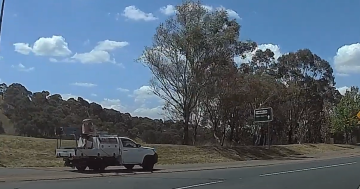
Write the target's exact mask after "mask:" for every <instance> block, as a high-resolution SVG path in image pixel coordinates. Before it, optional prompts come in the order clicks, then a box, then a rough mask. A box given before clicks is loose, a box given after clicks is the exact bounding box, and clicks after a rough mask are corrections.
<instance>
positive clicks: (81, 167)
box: [75, 165, 87, 171]
mask: <svg viewBox="0 0 360 189" xmlns="http://www.w3.org/2000/svg"><path fill="white" fill-rule="evenodd" d="M86 167H87V166H86V165H76V166H75V168H76V169H77V170H78V171H85V170H86Z"/></svg>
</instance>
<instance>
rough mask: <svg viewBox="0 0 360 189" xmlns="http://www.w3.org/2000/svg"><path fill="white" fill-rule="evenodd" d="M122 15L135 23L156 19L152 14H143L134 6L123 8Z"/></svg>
mask: <svg viewBox="0 0 360 189" xmlns="http://www.w3.org/2000/svg"><path fill="white" fill-rule="evenodd" d="M122 15H123V16H124V17H126V18H128V19H130V20H136V21H139V20H143V21H153V20H157V19H158V18H156V17H155V16H154V15H153V14H152V13H145V12H143V11H141V10H140V9H138V8H136V7H135V6H134V5H131V6H127V7H125V9H124V11H123V13H122Z"/></svg>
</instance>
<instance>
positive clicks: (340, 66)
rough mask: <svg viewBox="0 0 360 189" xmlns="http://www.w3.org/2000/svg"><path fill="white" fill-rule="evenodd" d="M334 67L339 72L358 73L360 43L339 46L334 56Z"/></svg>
mask: <svg viewBox="0 0 360 189" xmlns="http://www.w3.org/2000/svg"><path fill="white" fill-rule="evenodd" d="M334 68H335V71H336V72H338V73H339V74H350V73H360V43H354V44H351V45H344V46H342V47H340V48H339V49H338V50H337V52H336V55H335V56H334Z"/></svg>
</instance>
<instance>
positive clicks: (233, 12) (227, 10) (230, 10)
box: [216, 6, 241, 19]
mask: <svg viewBox="0 0 360 189" xmlns="http://www.w3.org/2000/svg"><path fill="white" fill-rule="evenodd" d="M216 9H217V10H225V11H226V12H227V14H228V16H229V17H230V18H236V19H241V18H240V16H239V14H238V13H237V12H236V11H234V10H232V9H227V8H225V7H223V6H220V7H218V8H216Z"/></svg>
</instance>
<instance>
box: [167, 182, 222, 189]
mask: <svg viewBox="0 0 360 189" xmlns="http://www.w3.org/2000/svg"><path fill="white" fill-rule="evenodd" d="M222 182H224V181H221V180H219V181H214V182H207V183H202V184H194V185H189V186H183V187H179V188H174V189H187V188H195V187H200V186H207V185H211V184H218V183H222Z"/></svg>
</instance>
